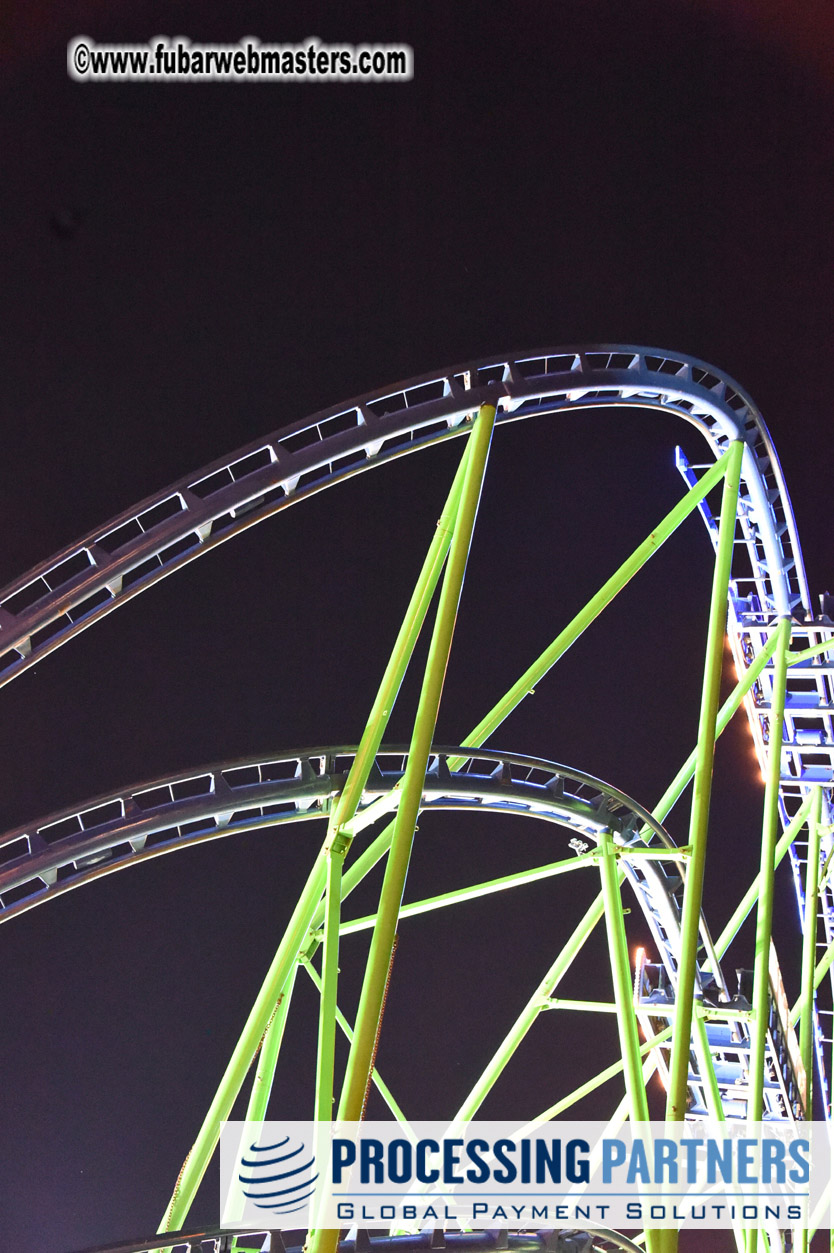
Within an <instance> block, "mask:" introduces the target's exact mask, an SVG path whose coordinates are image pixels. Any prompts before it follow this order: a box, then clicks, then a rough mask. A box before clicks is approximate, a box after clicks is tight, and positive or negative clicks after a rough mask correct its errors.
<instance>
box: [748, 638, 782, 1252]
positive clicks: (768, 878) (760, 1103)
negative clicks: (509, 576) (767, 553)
mask: <svg viewBox="0 0 834 1253" xmlns="http://www.w3.org/2000/svg"><path fill="white" fill-rule="evenodd" d="M777 636H778V640H779V643H778V645H777V648H776V653H775V655H774V658H773V695H772V698H771V702H770V742H769V744H768V749H769V752H768V760H767V779H766V783H765V798H764V812H763V815H762V853H761V862H760V866H759V898H758V906H757V909H756V952H755V958H754V965H753V1022H752V1025H751V1029H750V1073H749V1078H748V1090H749V1096H748V1100H747V1121H748V1122H749V1123H757V1122H761V1119H762V1113H763V1111H764V1078H765V1076H764V1067H765V1051H766V1048H767V1018H768V1001H769V997H770V979H769V976H768V964H769V958H770V944H771V935H772V933H773V894H774V881H775V869H774V862H775V859H776V838H777V834H778V831H779V784H780V781H781V776H782V735H783V727H784V720H785V695H786V684H787V676H788V658H787V653H788V648H789V646H790V642H791V620H790V618H783V619H782V620H781V621H780V623H779V629H778V631H777ZM758 1243H759V1242H758V1232H757V1231H751V1232H750V1238H749V1240H748V1249H749V1253H756V1250H757V1248H758Z"/></svg>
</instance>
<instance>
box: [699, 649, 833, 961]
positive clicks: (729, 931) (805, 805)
mask: <svg viewBox="0 0 834 1253" xmlns="http://www.w3.org/2000/svg"><path fill="white" fill-rule="evenodd" d="M774 638H778V637H774ZM810 808H811V797H810V796H808V797H806V799H805V800H804V801H803V802H802V805H801V806H800V808H799V809H798V810H797V812H796V813H795V814H794V816H793V818H792V819H791V821H790V822H789V823H788V825H787V826H786V827H785V832H784V835H783V836H782V838H781V839H780V841H779V843H778V844H777V845H776V854H775V856H774V859H773V868H774V870H775V869H776V867H777V866H778V865H779V863H780V862H781V861H782V858H783V857H784V856H785V854H786V853H787V851H788V849H789V848H790V846H791V844H793V842H794V840H795V839H796V837H797V834H798V833H799V831H800V830H801V828H802V827H803V826H804V824H805V820H806V818H807V817H808V813H809V811H810ZM758 896H759V875H758V874H757V875H756V877H755V879H754V880H753V882H752V883H751V884H750V887H749V888H748V889H747V891H746V892H745V893H744V896H743V897H742V898H741V900H740V901H739V903H738V905H737V906H736V908H735V910H734V911H733V916H732V917H731V918H730V921H729V922H728V923H727V925H726V927H725V928H724V930H723V931H722V932H721V934H720V936H719V937H718V939H717V940H716V941H715V952H716V954H717V955H718V957H719V959H720V958H722V957H723V956H724V954H725V953H726V951H727V949H728V948H729V947H730V945H731V944H732V942H733V940H734V939H735V937H736V935H737V934H738V932H739V929H740V928H741V925H742V923H743V922H744V920H745V919H746V918H747V916H748V914H749V913H750V911H751V910H752V908H753V906H754V905H755V904H756V900H757V899H758ZM710 966H711V963H710V962H705V964H704V969H705V970H709V969H710ZM713 973H714V972H713Z"/></svg>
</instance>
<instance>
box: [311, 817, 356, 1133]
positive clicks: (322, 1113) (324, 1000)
mask: <svg viewBox="0 0 834 1253" xmlns="http://www.w3.org/2000/svg"><path fill="white" fill-rule="evenodd" d="M347 846H348V841H347V839H346V838H345V837H344V836H343V835H341V834H340V833H339V832H338V831H337V832H336V833H335V835H334V837H333V839H332V841H331V842H330V847H329V848H328V850H327V891H326V896H325V910H324V943H323V945H322V960H321V997H320V999H319V1040H318V1053H317V1056H316V1100H315V1119H316V1121H317V1122H330V1120H331V1118H332V1117H333V1066H334V1060H335V1053H336V993H337V991H338V986H339V924H340V922H341V915H342V910H341V905H342V865H343V863H344V857H345V851H346V849H347Z"/></svg>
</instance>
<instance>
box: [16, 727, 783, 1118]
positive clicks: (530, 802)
mask: <svg viewBox="0 0 834 1253" xmlns="http://www.w3.org/2000/svg"><path fill="white" fill-rule="evenodd" d="M466 752H467V750H466V749H461V748H457V747H455V748H438V749H435V750H434V751H433V755H432V758H431V762H430V769H429V771H428V773H427V775H426V780H425V786H424V791H423V803H422V810H423V812H430V811H431V810H438V809H446V810H448V809H457V810H459V811H460V810H464V811H469V812H472V811H475V810H477V812H479V813H497V814H505V815H514V816H523V817H531V818H539V819H541V820H543V821H546V822H550V823H555V824H557V825H559V826H561V827H564V828H566V829H567V831H568V832H569V833H572V834H573V837H574V839H579V840H581V841H582V843H583V844H584V845H586V847H590V846H591V845H595V844H597V843H598V841H599V836H600V833H601V832H602V831H604V830H610V831H612V832H613V834H614V840H615V843H616V844H617V845H618V848H619V861H620V866H621V869H622V870H623V871H624V873H625V875H626V877H627V879H628V880H629V882H630V883H631V886H632V888H633V890H634V893H635V896H636V899H637V902H638V904H639V906H640V908H641V910H642V912H643V914H644V916H645V918H646V921H647V923H648V925H649V928H650V930H651V932H652V935H653V938H654V940H655V944H656V945H657V949H658V952H659V954H660V957H661V961H662V963H663V966H664V967H665V970H666V972H667V976H668V980H669V985H670V987H671V988H672V989H676V988H677V985H678V964H677V953H678V948H679V938H680V913H681V902H680V893H681V891H682V888H683V882H684V880H685V867H684V864H683V861H682V859H680V860H679V859H677V858H674V859H672V865H671V867H670V869H671V874H670V873H667V870H666V863H667V862H668V861H669V860H670V859H669V857H668V856H663V854H668V852H670V851H674V847H675V846H674V844H673V843H672V841H671V839H670V837H669V835H668V833H667V832H666V830H665V829H664V828H663V827H662V826H661V824H660V823H658V822H657V821H656V820H655V819H653V818H652V817H651V815H650V814H648V813H647V811H646V810H645V809H644V808H643V807H642V806H641V805H639V804H638V803H637V802H636V801H633V800H632V799H631V798H630V797H628V796H626V795H625V793H623V792H620V791H619V790H618V789H616V788H613V787H611V786H610V785H608V784H606V783H604V782H602V780H600V779H597V778H594V777H593V776H592V775H587V774H583V773H580V772H578V771H575V770H570V769H568V768H566V767H564V766H561V765H558V764H557V763H554V762H548V761H543V760H540V759H538V758H531V757H519V756H515V755H510V754H507V753H496V752H494V751H489V750H480V749H479V750H478V751H477V754H474V755H472V756H470V757H466ZM353 755H354V750H353V749H351V748H345V747H336V748H332V747H331V748H320V749H313V750H309V751H305V752H302V753H295V754H292V753H291V754H285V755H281V756H279V757H276V758H273V759H270V760H268V761H262V760H250V761H246V762H235V763H230V764H227V765H221V766H214V767H210V768H208V769H206V770H204V771H202V772H200V773H198V774H194V773H193V772H192V773H190V774H179V775H174V776H171V777H169V778H166V779H161V780H157V781H155V782H152V783H145V784H141V785H139V786H138V787H135V788H128V789H125V790H124V791H122V792H120V793H118V794H116V795H111V796H106V797H99V798H97V799H96V800H94V801H91V802H89V803H88V804H86V805H84V806H81V807H79V808H74V809H68V810H63V811H61V812H60V813H57V814H53V815H51V816H50V817H48V818H46V819H44V820H43V821H42V822H38V823H35V824H32V825H30V826H27V827H20V828H17V829H16V830H14V831H10V832H8V833H7V834H6V835H4V836H0V858H3V859H4V862H5V864H2V865H0V923H2V922H5V921H8V920H10V919H11V918H13V917H15V916H16V915H18V914H20V913H23V912H25V911H27V910H29V909H33V908H35V907H36V906H38V905H42V904H45V903H46V902H47V901H51V900H54V899H55V898H56V897H57V896H60V895H63V894H64V893H66V892H68V891H71V890H73V889H74V888H77V887H80V886H82V885H83V884H87V883H91V882H93V881H95V880H96V879H98V878H100V877H102V876H103V875H106V874H113V873H115V872H117V871H121V870H126V869H128V868H129V867H131V866H136V865H140V864H141V863H143V862H145V861H147V860H148V859H150V858H152V857H159V856H161V855H163V854H166V853H170V852H174V851H176V850H177V849H181V848H188V847H192V846H193V845H195V844H199V843H203V842H205V841H207V840H214V839H221V838H225V837H228V836H233V835H236V834H243V833H246V832H251V831H255V830H263V829H266V828H272V827H278V826H282V825H284V824H286V823H291V822H298V821H301V820H305V819H307V820H309V819H315V818H324V817H326V816H327V814H328V812H329V810H330V806H331V803H332V801H333V799H334V798H335V797H336V796H338V795H339V794H340V792H341V790H342V788H343V787H344V784H345V781H346V779H347V775H348V771H349V769H350V765H351V763H352V761H353ZM460 758H465V760H464V761H463V764H462V765H461V766H460V768H458V769H456V770H451V769H450V768H449V764H448V763H449V761H450V760H456V759H457V760H460ZM406 761H407V753H406V751H405V750H403V749H401V748H396V749H385V750H383V751H381V752H380V753H379V754H378V755H377V757H376V759H375V762H374V767H373V769H372V771H371V775H370V778H369V780H368V785H367V787H366V789H365V791H364V793H363V797H362V804H361V806H360V812H361V809H363V808H366V807H367V806H369V805H371V804H372V803H373V802H374V801H375V800H377V799H378V798H379V797H380V796H384V795H387V794H389V793H390V792H391V790H392V789H393V788H395V787H396V786H397V785H398V784H399V783H400V781H401V780H402V778H403V775H404V771H405V765H406ZM644 827H648V829H649V830H650V832H651V835H650V839H649V841H648V845H647V843H645V842H644V841H643V840H642V839H641V838H640V836H639V834H638V833H639V832H640V831H641V829H643V828H644ZM652 847H654V848H655V849H656V850H657V851H658V852H659V853H660V854H661V856H658V857H657V858H652V857H651V855H650V851H651V848H652ZM630 850H634V851H632V852H631V854H630ZM647 854H648V855H647ZM580 855H581V854H580ZM6 859H8V860H6ZM705 935H706V937H707V942H708V944H709V946H710V949H711V941H709V937H708V932H706V929H705ZM715 968H716V972H717V975H716V981H715V984H714V985H713V983H712V980H709V979H706V980H705V979H704V978H703V976H702V974H701V971H700V969H699V970H698V972H697V978H698V983H699V987H701V988H702V989H706V990H707V991H711V994H712V997H713V999H714V998H716V997H718V998H720V1000H721V1002H722V1003H726V1002H727V1001H728V1000H729V993H728V989H727V985H726V982H725V981H724V978H723V976H722V974H721V970H720V965H719V963H718V962H717V960H716V961H715ZM670 1013H671V1010H670ZM736 1034H737V1036H738V1032H737V1033H736ZM741 1034H742V1035H743V1034H744V1033H743V1031H742V1033H741ZM738 1038H739V1039H741V1036H738ZM734 1047H735V1048H736V1049H737V1046H734ZM743 1047H744V1042H743V1040H742V1049H743ZM730 1051H732V1050H730ZM717 1052H718V1058H717V1060H718V1062H719V1064H724V1061H725V1058H724V1054H725V1053H726V1052H727V1049H726V1048H723V1047H722V1048H720V1049H718V1050H717ZM690 1087H691V1092H692V1105H693V1108H694V1109H698V1110H704V1109H705V1101H706V1098H705V1093H704V1088H703V1077H702V1076H701V1075H700V1074H699V1072H698V1069H697V1067H694V1068H693V1072H692V1074H691V1076H690ZM768 1105H769V1113H770V1116H771V1117H778V1118H790V1117H793V1109H792V1107H791V1104H790V1102H789V1101H786V1100H784V1099H783V1095H782V1094H781V1093H780V1092H777V1091H776V1090H775V1089H774V1090H772V1091H769V1093H768Z"/></svg>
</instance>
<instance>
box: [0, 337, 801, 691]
mask: <svg viewBox="0 0 834 1253" xmlns="http://www.w3.org/2000/svg"><path fill="white" fill-rule="evenodd" d="M486 400H490V401H492V402H494V403H497V406H498V415H497V421H498V422H499V423H505V422H508V421H512V420H516V419H519V418H524V417H529V416H532V415H534V414H554V415H555V414H558V413H563V412H569V411H572V410H576V409H585V408H589V407H600V406H611V405H615V406H622V405H627V406H637V407H641V408H648V409H659V410H662V411H663V412H667V413H670V414H674V415H676V416H678V417H681V418H684V419H685V420H686V421H687V422H689V423H691V424H693V425H695V426H697V427H698V428H699V429H700V430H701V432H702V433H703V435H704V436H705V438H706V440H707V443H708V445H709V447H710V449H711V451H712V453H713V454H714V455H716V456H717V455H718V454H720V453H721V452H722V451H723V450H724V449H725V448H726V446H727V443H728V442H729V441H730V440H731V439H733V438H737V437H741V438H743V439H744V440H745V441H746V443H747V445H748V448H747V453H746V455H745V461H744V467H743V471H742V477H743V483H744V488H743V492H742V502H741V504H740V507H739V516H740V522H741V527H742V532H743V536H744V540H745V543H746V546H747V549H748V554H749V564H750V576H749V578H748V579H747V582H748V583H749V584H750V588H749V590H750V592H751V594H752V595H755V596H756V598H757V600H758V603H759V606H760V608H761V609H762V610H763V611H765V612H767V613H770V614H785V613H789V612H791V611H792V610H794V609H796V608H797V607H802V608H804V610H805V611H806V612H808V611H809V609H810V602H809V596H808V589H807V585H806V581H805V575H804V571H803V568H802V559H801V556H800V550H799V544H798V542H797V537H796V529H795V525H794V519H793V513H792V511H791V506H790V501H789V498H788V494H787V491H786V489H785V485H784V481H783V477H782V471H781V468H780V466H779V462H778V459H777V457H776V453H775V451H774V449H773V445H772V442H771V439H770V436H769V434H768V432H767V429H766V427H765V425H764V422H763V421H762V418H761V415H760V414H759V412H758V410H757V409H756V407H755V406H754V404H753V402H752V400H750V398H749V397H748V396H747V395H746V394H745V393H744V392H743V391H742V390H741V388H739V386H738V385H737V384H736V383H734V382H733V381H732V380H731V379H729V378H727V377H726V376H724V375H722V374H721V373H720V372H719V371H717V370H715V369H714V368H713V367H711V366H708V365H706V364H704V363H703V362H700V361H697V360H695V359H694V358H691V357H684V356H681V355H670V354H668V353H665V352H661V351H659V350H653V349H644V348H632V347H622V346H620V347H602V348H583V349H577V350H571V349H554V350H552V351H548V352H545V353H541V354H537V355H536V356H528V357H518V358H513V359H510V358H503V359H500V360H498V361H495V360H494V359H493V360H490V361H487V362H479V363H476V364H472V365H467V366H460V367H458V368H456V369H454V370H450V371H448V372H445V373H443V374H440V375H427V376H424V377H423V378H419V379H416V380H414V381H412V382H409V383H405V384H402V385H400V386H399V387H397V388H394V389H392V390H388V391H386V392H382V393H373V394H371V395H367V396H364V397H362V398H361V399H359V400H356V401H353V402H351V403H350V404H349V405H348V406H346V407H340V408H338V409H328V410H325V411H323V412H322V413H319V414H316V415H315V416H313V417H311V418H307V419H305V420H303V421H301V422H296V423H293V424H292V425H290V426H287V427H285V428H283V429H282V430H279V431H276V432H275V433H274V434H272V435H270V436H268V437H267V438H266V439H263V440H260V441H257V442H256V443H253V444H250V445H248V446H247V447H245V448H242V449H240V450H239V451H238V452H236V453H235V454H233V455H232V456H231V457H228V458H224V459H222V460H220V461H216V462H214V463H213V464H212V465H209V466H206V467H205V468H204V469H202V470H200V471H198V472H197V473H196V474H194V475H191V476H189V477H187V478H184V479H181V480H180V481H179V482H178V483H174V484H172V485H171V486H170V487H168V488H166V489H165V490H164V491H162V492H160V493H158V494H157V495H156V496H153V497H149V498H148V499H147V500H145V501H143V502H142V503H141V504H140V505H138V506H137V507H136V508H135V509H130V510H127V511H126V512H124V513H122V514H120V515H119V516H118V517H117V518H113V519H112V520H111V521H110V522H108V523H107V524H106V525H105V526H103V527H101V528H100V529H98V530H96V531H93V532H91V533H90V534H89V535H87V536H85V538H84V539H82V540H81V541H79V542H78V543H77V544H73V545H71V546H70V547H69V548H66V549H64V550H63V551H62V552H60V553H58V554H57V555H56V556H55V557H53V558H52V559H51V560H49V561H46V562H43V563H42V564H41V565H39V566H37V567H36V568H35V569H34V570H31V571H30V572H29V573H28V574H26V575H24V576H23V577H22V578H20V579H18V580H17V581H16V582H14V583H12V584H10V585H9V586H8V587H6V588H5V589H3V591H2V592H0V682H8V681H9V679H11V678H13V677H14V676H15V675H16V674H19V673H21V672H22V671H23V670H25V669H27V668H28V667H29V666H31V665H33V664H34V663H35V662H36V661H38V660H39V659H40V658H42V657H44V656H46V655H47V654H48V653H50V652H53V651H54V650H55V649H56V648H58V647H60V645H61V644H63V643H65V642H66V641H67V640H68V639H70V638H71V637H72V636H74V635H76V634H78V633H79V632H80V631H82V630H84V629H85V628H86V627H87V626H89V625H91V624H92V623H93V622H95V621H96V620H97V619H98V618H100V617H102V616H104V614H106V613H109V612H110V611H111V610H113V609H115V608H116V607H117V606H118V605H119V604H121V603H122V602H123V601H125V600H127V599H129V598H130V597H132V596H135V595H137V594H138V593H139V592H141V591H144V590H145V589H146V588H148V587H150V586H152V585H153V584H154V583H156V582H157V581H158V580H159V579H161V578H163V577H164V576H165V575H166V574H169V573H172V572H173V571H174V570H176V569H178V568H179V567H180V566H182V565H184V564H186V562H188V561H192V560H194V559H195V558H196V557H198V556H201V555H202V554H203V553H205V552H207V551H209V550H210V549H211V548H214V547H216V545H217V544H219V543H222V542H223V541H224V540H226V539H229V538H230V537H231V536H232V535H235V534H237V533H238V532H240V531H242V530H244V529H246V528H247V527H249V526H252V525H254V524H255V523H256V522H260V521H263V519H264V518H267V517H269V516H271V515H272V514H274V513H277V512H278V511H279V510H281V509H283V508H286V507H287V506H288V505H290V504H293V503H295V502H296V501H298V500H302V499H304V498H305V497H307V496H309V495H311V494H312V493H313V492H316V491H320V490H321V489H322V488H324V487H328V486H330V485H331V484H333V483H336V482H338V481H340V480H341V479H343V478H346V477H348V476H350V475H352V474H356V473H358V472H360V471H362V470H365V469H368V468H370V467H371V466H373V465H378V464H381V463H382V462H385V461H389V460H391V459H392V458H394V457H397V456H402V455H403V454H405V453H408V452H412V451H415V450H416V449H418V448H423V447H426V446H429V445H432V444H436V443H438V442H439V441H441V440H444V439H449V438H452V437H454V436H455V435H456V434H460V433H461V432H462V431H463V430H464V429H465V424H466V422H467V420H468V419H471V417H472V416H473V414H474V413H475V412H476V411H477V409H478V407H479V405H480V404H482V403H483V402H484V401H486Z"/></svg>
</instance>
